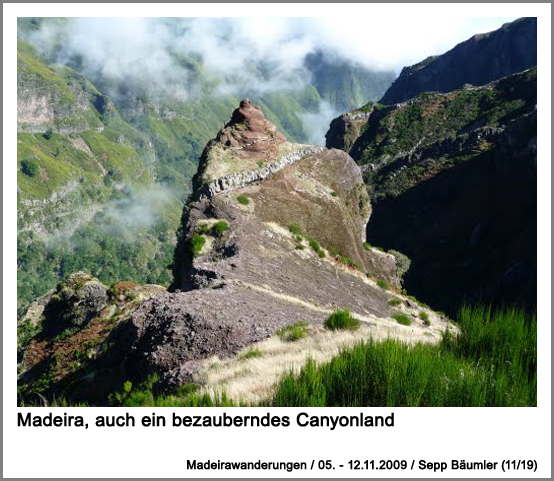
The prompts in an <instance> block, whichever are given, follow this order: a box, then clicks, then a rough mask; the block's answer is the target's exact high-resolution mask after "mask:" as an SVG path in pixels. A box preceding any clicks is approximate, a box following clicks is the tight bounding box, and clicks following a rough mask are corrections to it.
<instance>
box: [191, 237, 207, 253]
mask: <svg viewBox="0 0 554 481" xmlns="http://www.w3.org/2000/svg"><path fill="white" fill-rule="evenodd" d="M204 244H206V238H205V237H204V236H201V235H198V234H196V235H194V236H192V238H191V239H190V250H191V252H192V257H198V256H199V255H200V252H202V249H203V247H204Z"/></svg>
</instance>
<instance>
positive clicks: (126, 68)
mask: <svg viewBox="0 0 554 481" xmlns="http://www.w3.org/2000/svg"><path fill="white" fill-rule="evenodd" d="M509 20H511V19H508V18H441V19H437V18H436V17H430V18H418V19H417V21H414V20H413V19H411V18H403V17H395V18H391V19H388V20H387V19H379V20H378V21H377V19H369V18H365V17H357V16H356V15H353V16H352V18H351V19H350V20H349V21H348V22H342V21H337V20H336V19H332V18H72V19H63V20H58V21H45V22H43V25H42V27H41V28H40V29H39V30H38V31H36V32H34V33H33V34H32V35H30V36H29V39H30V41H31V42H32V43H33V44H34V45H35V46H36V47H37V48H38V49H39V50H40V51H41V52H42V53H43V54H45V55H46V56H48V58H49V59H51V60H52V61H57V62H60V63H64V64H70V65H73V66H74V67H75V68H77V70H79V71H80V72H82V73H83V74H85V75H86V76H87V77H89V78H91V79H92V80H93V81H96V82H98V83H100V84H101V85H104V86H105V88H107V89H108V91H109V89H110V88H111V89H112V91H109V93H110V94H112V95H115V94H116V92H115V91H116V90H117V89H118V88H119V87H120V86H121V85H122V84H124V85H125V86H126V87H127V88H128V89H140V90H142V91H144V92H146V93H148V94H150V95H165V96H169V97H171V98H178V99H186V98H187V97H190V96H191V95H195V94H196V92H198V91H200V90H201V89H202V88H203V87H204V86H203V85H198V84H197V83H196V82H197V80H196V79H197V77H195V73H194V70H195V69H200V70H202V75H203V80H204V81H205V80H206V77H207V78H212V79H213V81H214V83H215V89H216V91H220V92H226V93H229V92H230V93H234V94H239V93H243V92H245V91H250V93H253V94H254V93H265V92H270V91H275V90H279V91H286V90H290V89H297V88H300V87H302V86H304V85H306V84H307V82H308V81H309V79H310V73H309V72H308V71H307V70H306V68H305V66H304V59H305V57H306V55H308V54H310V53H314V52H316V51H323V52H324V53H325V54H326V56H327V57H328V58H330V59H332V58H338V59H340V60H341V61H344V60H348V61H351V62H355V63H357V64H360V65H362V66H364V67H366V68H369V69H372V70H391V69H394V70H395V71H396V72H399V70H400V69H401V68H402V67H403V66H405V65H411V64H413V63H416V62H418V61H420V60H422V59H424V58H425V57H427V56H429V55H434V54H441V53H443V52H445V51H446V50H448V49H450V48H452V47H453V46H454V45H455V44H457V43H459V42H460V41H463V40H465V39H467V38H468V37H470V36H471V35H473V34H475V33H478V32H484V31H489V30H493V29H495V28H498V27H499V26H500V25H501V24H502V23H504V22H506V21H509Z"/></svg>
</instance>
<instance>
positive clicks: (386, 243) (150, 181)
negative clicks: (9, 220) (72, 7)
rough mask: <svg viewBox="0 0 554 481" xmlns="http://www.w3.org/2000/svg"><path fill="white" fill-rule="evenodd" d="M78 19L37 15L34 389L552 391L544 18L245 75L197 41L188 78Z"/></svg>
mask: <svg viewBox="0 0 554 481" xmlns="http://www.w3.org/2000/svg"><path fill="white" fill-rule="evenodd" d="M44 22H46V23H44ZM67 22H69V20H67V19H51V20H41V19H21V23H20V32H21V33H20V38H19V43H18V132H19V133H18V167H19V171H18V269H19V271H18V306H19V309H18V321H17V322H18V396H19V399H18V403H19V404H21V405H60V404H61V405H66V404H67V405H92V406H94V405H112V406H121V405H126V406H150V405H160V406H164V405H167V406H189V405H190V406H205V405H241V404H242V405H260V404H261V405H268V404H271V405H280V406H292V405H300V406H302V405H319V406H339V405H346V406H364V405H401V406H442V405H462V406H500V405H510V406H512V405H536V382H537V381H536V318H535V314H534V310H535V309H536V283H537V279H536V277H537V251H536V239H537V223H536V210H537V198H536V191H537V183H536V182H537V179H536V175H537V142H536V136H537V90H536V86H537V67H536V63H537V60H536V49H537V43H536V19H533V18H522V19H518V20H516V21H514V22H511V23H507V24H505V25H503V26H502V27H501V28H500V29H498V30H495V31H493V32H489V33H486V34H479V35H475V36H473V37H472V38H470V39H469V40H467V41H465V42H463V43H461V44H459V45H457V46H455V47H454V48H453V49H451V50H449V51H448V52H446V53H444V54H443V55H438V56H433V57H429V58H427V59H426V60H424V61H422V62H420V63H418V64H416V65H413V66H411V67H406V68H404V69H403V70H402V72H401V73H400V76H399V77H398V78H397V79H396V80H394V74H393V73H392V72H390V71H388V72H385V71H372V70H370V69H367V68H364V67H361V66H360V65H358V64H356V63H352V62H349V61H348V60H345V59H339V60H337V59H336V58H334V57H332V56H329V55H326V53H325V52H324V51H322V50H316V51H314V52H311V53H310V54H309V55H307V56H306V58H305V59H304V61H303V64H302V69H303V70H302V71H303V72H308V74H309V75H308V74H307V75H308V77H307V78H309V79H310V81H309V83H305V82H304V83H302V84H299V85H296V86H295V87H294V89H293V90H290V89H289V90H283V91H282V92H280V91H278V92H276V91H271V92H270V93H267V92H265V93H262V94H260V95H256V93H255V92H254V95H250V93H249V91H248V89H246V88H244V89H242V90H241V93H245V94H248V96H247V95H244V96H242V95H241V96H240V97H239V96H237V95H236V94H235V93H233V94H231V93H229V92H228V91H226V90H225V89H224V88H222V86H225V85H226V84H225V83H226V82H228V83H230V82H231V80H233V81H234V82H236V80H237V78H239V77H240V76H239V74H238V73H237V74H236V75H237V78H233V79H231V78H230V77H229V76H220V77H214V76H213V75H212V73H210V72H209V71H208V69H207V66H206V62H205V61H203V60H202V58H201V57H200V56H198V55H195V54H192V53H189V54H187V55H184V56H182V57H179V58H178V61H179V65H180V66H181V67H182V68H183V72H186V76H185V77H184V78H186V80H187V81H189V82H191V83H194V85H195V86H196V87H195V88H196V90H195V95H196V97H195V98H186V99H185V98H179V99H173V98H171V97H168V96H167V93H159V92H153V91H150V90H148V89H146V88H142V87H141V86H136V85H134V84H133V82H135V81H136V82H138V80H137V79H128V78H127V77H125V78H123V79H120V78H118V79H114V77H113V76H110V74H109V73H107V72H106V71H103V72H102V74H98V72H97V71H96V73H94V74H93V73H92V71H91V70H90V69H87V68H85V67H86V62H85V60H83V58H82V57H81V58H80V57H78V56H76V55H70V53H67V54H66V55H65V56H64V57H63V62H62V61H61V60H62V59H61V58H58V57H54V56H53V54H52V52H53V51H59V50H60V48H61V47H60V46H59V45H60V44H59V42H64V36H63V35H69V34H68V33H67V32H68V31H69V32H71V31H70V30H68V23H67ZM164 22H166V23H163V28H164V29H167V30H168V31H170V32H172V34H175V35H176V33H175V32H179V31H181V30H182V29H185V30H186V25H182V24H180V23H179V22H178V21H177V20H176V19H168V20H167V21H164ZM46 27H48V28H49V29H52V28H55V29H57V30H56V31H57V32H60V33H59V34H58V35H57V36H56V37H54V38H55V40H54V45H57V47H56V48H57V50H56V49H53V50H50V51H49V50H47V49H46V50H45V49H43V50H41V49H40V48H39V47H37V43H36V39H37V38H42V39H43V38H44V37H41V36H40V35H41V34H42V33H43V32H44V31H45V29H46ZM180 29H181V30H180ZM164 31H165V30H164ZM55 42H58V44H56V43H55ZM68 52H69V50H68ZM181 67H180V68H181ZM250 67H251V70H249V71H248V76H251V78H252V79H256V81H257V82H262V81H266V80H267V78H268V76H269V74H270V73H271V72H272V75H276V73H275V72H274V71H271V69H270V67H268V66H267V65H265V64H263V63H260V64H256V63H255V62H252V63H251V65H250ZM268 69H269V70H268ZM145 75H146V74H145ZM289 80H290V79H289ZM393 80H394V82H393ZM184 81H185V80H183V82H184ZM253 81H254V80H252V82H253ZM175 82H176V84H178V83H179V80H178V78H177V80H175ZM387 87H388V88H387ZM322 105H324V106H328V107H329V109H328V111H327V112H324V111H323V107H322ZM317 106H319V107H317ZM329 114H332V115H329ZM318 116H319V117H322V118H323V120H324V121H325V122H326V125H327V127H326V128H325V131H326V134H325V139H323V137H322V136H321V139H316V137H314V136H313V135H311V133H313V132H310V131H309V129H310V127H311V126H312V127H313V128H315V125H316V123H315V122H314V118H317V117H318ZM333 117H334V118H333ZM320 120H321V119H320ZM314 139H315V140H319V143H317V142H314ZM323 144H325V145H323ZM196 158H197V159H198V160H197V161H196V160H195V159H196Z"/></svg>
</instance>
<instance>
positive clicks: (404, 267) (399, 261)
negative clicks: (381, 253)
mask: <svg viewBox="0 0 554 481" xmlns="http://www.w3.org/2000/svg"><path fill="white" fill-rule="evenodd" d="M389 254H392V255H393V256H394V260H395V263H396V273H397V275H398V277H399V278H400V279H402V277H403V276H404V274H406V272H408V269H409V268H410V265H411V263H412V261H411V260H410V258H409V257H408V256H407V255H405V254H402V252H398V251H395V250H394V249H391V250H389Z"/></svg>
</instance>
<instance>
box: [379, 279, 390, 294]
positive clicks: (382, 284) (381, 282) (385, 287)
mask: <svg viewBox="0 0 554 481" xmlns="http://www.w3.org/2000/svg"><path fill="white" fill-rule="evenodd" d="M377 285H378V286H379V287H380V288H381V289H383V290H384V291H387V290H388V289H389V285H388V283H387V282H386V281H384V280H383V279H377Z"/></svg>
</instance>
